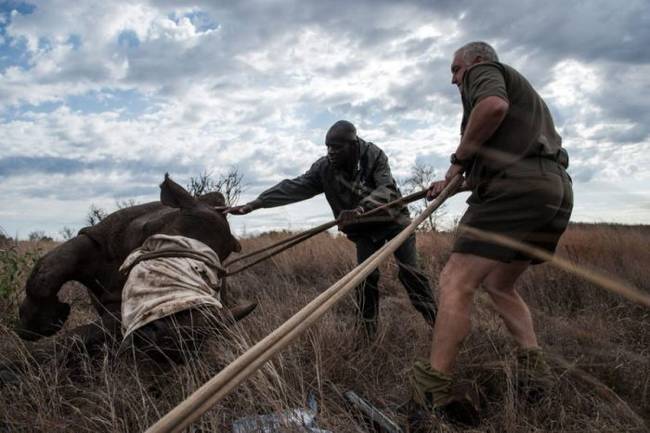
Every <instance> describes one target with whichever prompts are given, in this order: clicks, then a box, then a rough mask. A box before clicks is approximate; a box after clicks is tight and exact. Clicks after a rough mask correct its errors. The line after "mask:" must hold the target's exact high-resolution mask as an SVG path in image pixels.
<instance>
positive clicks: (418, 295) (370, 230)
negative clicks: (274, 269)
mask: <svg viewBox="0 0 650 433" xmlns="http://www.w3.org/2000/svg"><path fill="white" fill-rule="evenodd" d="M325 144H326V145H327V156H324V157H322V158H320V159H318V160H317V161H316V162H315V163H314V164H313V165H312V166H311V168H310V169H309V170H308V171H307V172H306V173H304V174H303V175H301V176H298V177H296V178H295V179H285V180H283V181H281V182H280V183H278V184H277V185H275V186H272V187H271V188H269V189H267V190H266V191H264V192H263V193H262V194H260V195H259V197H257V198H256V199H255V200H253V201H251V202H249V203H247V204H244V205H242V206H235V207H232V208H230V209H227V210H226V212H228V213H231V214H234V215H244V214H247V213H249V212H252V211H254V210H255V209H259V208H270V207H276V206H282V205H286V204H290V203H295V202H299V201H302V200H306V199H308V198H311V197H313V196H315V195H317V194H321V193H325V198H326V199H327V202H328V203H329V205H330V207H331V208H332V212H333V213H334V215H335V216H337V217H339V224H340V225H339V229H340V230H341V231H343V232H344V233H345V234H346V235H347V237H348V239H350V240H351V241H352V242H354V243H355V244H356V247H357V260H358V262H359V263H361V262H363V261H364V260H366V259H367V258H368V257H370V256H371V255H372V254H373V253H374V252H375V251H377V250H378V249H379V248H381V246H382V245H384V243H386V242H388V241H389V240H390V239H392V238H393V237H394V236H396V235H397V234H398V233H399V232H400V231H401V230H403V229H404V227H406V226H407V225H408V224H409V223H410V221H411V220H410V216H409V212H408V209H407V208H406V207H405V206H401V207H398V208H393V209H391V210H389V211H386V212H383V213H380V214H378V215H376V216H372V217H368V218H365V219H362V220H361V221H358V220H357V219H358V218H359V217H360V216H361V215H363V213H364V212H367V211H369V210H371V209H374V208H376V207H378V206H381V205H382V204H385V203H388V202H390V201H392V200H395V199H397V198H399V197H401V194H400V191H399V189H398V188H397V184H396V183H395V179H393V176H392V175H391V173H390V167H389V165H388V158H387V157H386V154H385V153H384V152H383V151H382V150H381V149H380V148H379V147H377V146H375V145H374V144H373V143H370V142H366V141H364V140H362V139H361V138H359V137H358V136H357V131H356V128H355V127H354V125H353V124H352V123H350V122H348V121H345V120H340V121H338V122H336V123H335V124H334V125H333V126H332V127H331V128H330V129H329V130H328V131H327V135H326V136H325ZM395 258H396V259H397V263H398V267H399V272H398V278H399V280H400V282H401V283H402V285H403V286H404V288H405V289H406V291H407V292H408V295H409V297H410V299H411V302H412V303H413V306H414V307H415V309H416V310H418V311H419V312H420V314H422V316H423V317H424V319H425V320H426V321H427V322H428V323H429V324H430V325H431V326H433V323H434V321H435V316H436V311H435V305H434V300H433V294H432V291H431V287H430V285H429V281H428V280H427V277H426V276H425V275H424V274H422V273H421V272H420V271H419V270H418V269H417V263H416V262H417V256H416V250H415V236H414V235H412V236H411V237H409V238H408V239H407V240H406V241H405V242H404V243H403V244H402V245H401V246H400V247H399V248H398V249H397V250H396V251H395ZM378 282H379V270H375V271H374V272H373V273H372V274H370V275H369V276H368V278H366V280H365V282H364V283H363V284H361V285H360V286H359V287H358V288H357V302H358V307H359V319H360V322H361V323H362V324H363V326H364V329H365V332H366V333H367V335H368V336H369V337H373V336H374V334H375V332H376V327H377V312H378V309H379V291H378V289H377V283H378Z"/></svg>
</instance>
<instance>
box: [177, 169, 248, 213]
mask: <svg viewBox="0 0 650 433" xmlns="http://www.w3.org/2000/svg"><path fill="white" fill-rule="evenodd" d="M243 179H244V175H243V174H240V173H239V170H238V169H237V168H236V167H231V168H230V170H228V172H227V173H226V174H225V175H224V174H221V175H219V179H217V180H216V181H215V180H214V175H213V174H212V173H208V172H207V171H205V172H203V173H201V174H199V175H198V176H197V177H191V178H190V183H189V184H188V185H187V190H188V191H189V192H190V193H191V194H192V195H193V196H195V197H196V196H199V195H203V194H207V193H209V192H213V191H218V192H220V193H221V194H223V196H224V198H225V199H226V205H227V206H235V205H236V204H237V201H238V200H239V197H240V196H241V194H242V192H244V190H245V186H244V184H243V182H242V181H243Z"/></svg>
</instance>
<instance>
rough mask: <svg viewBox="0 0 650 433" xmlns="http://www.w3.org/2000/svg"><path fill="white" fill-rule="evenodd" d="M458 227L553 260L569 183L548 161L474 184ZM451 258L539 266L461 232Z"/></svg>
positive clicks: (568, 206)
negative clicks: (538, 251)
mask: <svg viewBox="0 0 650 433" xmlns="http://www.w3.org/2000/svg"><path fill="white" fill-rule="evenodd" d="M467 204H468V205H469V208H468V209H467V211H466V212H465V214H464V215H463V217H462V218H461V220H460V224H461V225H466V226H470V227H474V228H477V229H479V230H484V231H487V232H492V233H497V234H499V235H502V236H507V237H509V238H511V239H514V240H517V241H520V242H524V243H526V244H528V245H530V246H533V247H537V248H540V249H543V250H545V251H546V252H548V253H551V254H553V253H554V252H555V248H556V247H557V244H558V241H559V240H560V236H562V233H564V231H565V230H566V227H567V225H568V223H569V218H570V217H571V211H572V209H573V189H572V185H571V178H570V177H569V175H568V174H567V173H566V171H565V170H564V168H562V167H561V166H560V165H559V164H557V163H556V162H554V161H551V160H548V159H541V158H535V159H533V160H526V164H520V165H518V166H517V167H515V168H508V169H506V170H504V171H503V172H502V173H500V174H499V175H498V176H495V177H494V178H491V179H489V180H488V181H484V182H482V183H480V184H479V185H478V186H477V187H476V188H475V189H474V191H473V192H472V195H471V196H470V197H469V199H468V200H467ZM452 251H453V252H456V253H463V254H474V255H477V256H481V257H486V258H489V259H493V260H497V261H500V262H512V261H515V260H531V262H532V264H538V263H542V260H539V259H537V258H533V257H530V256H528V255H526V254H524V253H522V252H520V251H518V250H514V249H512V248H508V247H504V246H501V245H497V244H494V243H491V242H489V241H483V240H478V239H476V238H472V237H471V236H470V235H469V234H468V233H463V230H462V226H461V228H460V229H459V231H458V237H457V238H456V241H455V243H454V246H453V248H452Z"/></svg>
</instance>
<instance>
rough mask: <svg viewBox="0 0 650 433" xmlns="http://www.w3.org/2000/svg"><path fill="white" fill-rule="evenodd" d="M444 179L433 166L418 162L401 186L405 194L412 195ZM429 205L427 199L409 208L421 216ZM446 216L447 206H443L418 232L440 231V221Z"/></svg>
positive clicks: (430, 216) (428, 218)
mask: <svg viewBox="0 0 650 433" xmlns="http://www.w3.org/2000/svg"><path fill="white" fill-rule="evenodd" d="M443 178H444V173H442V172H440V171H439V170H437V169H436V168H434V167H433V166H432V165H428V164H423V163H418V162H416V163H415V164H413V166H412V167H411V175H410V176H409V177H407V178H406V179H404V180H403V181H402V182H401V184H402V188H403V189H404V194H411V193H414V192H416V191H421V190H423V189H426V188H428V187H429V185H431V182H433V181H436V180H442V179H443ZM428 204H429V203H428V202H427V200H426V198H423V199H422V200H420V201H418V202H414V203H411V204H410V205H409V208H410V209H411V211H412V212H414V213H415V214H419V213H421V212H422V211H423V210H424V209H426V207H427V205H428ZM446 214H447V211H446V205H445V204H443V205H442V206H440V207H439V208H438V210H437V211H436V212H434V213H432V214H431V215H429V216H428V217H427V219H426V220H425V221H424V222H423V223H422V224H420V227H419V228H418V230H420V231H424V232H430V231H437V230H438V229H439V227H438V225H439V223H440V220H441V219H443V218H444V217H445V216H446Z"/></svg>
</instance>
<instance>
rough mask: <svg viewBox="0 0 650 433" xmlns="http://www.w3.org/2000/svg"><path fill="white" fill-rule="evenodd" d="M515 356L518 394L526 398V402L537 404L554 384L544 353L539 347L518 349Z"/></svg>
mask: <svg viewBox="0 0 650 433" xmlns="http://www.w3.org/2000/svg"><path fill="white" fill-rule="evenodd" d="M516 356H517V365H518V372H517V373H518V376H517V386H518V389H519V392H521V393H522V394H523V395H525V396H526V399H527V400H528V402H530V403H538V402H539V401H541V400H542V399H543V398H544V396H545V395H547V394H548V392H549V391H550V390H551V388H553V385H554V384H555V377H554V376H553V372H552V371H551V367H550V366H549V365H548V363H547V362H546V359H545V357H544V352H543V351H542V349H541V348H539V347H533V348H519V349H518V350H517V354H516Z"/></svg>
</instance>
